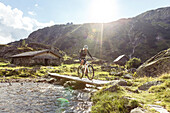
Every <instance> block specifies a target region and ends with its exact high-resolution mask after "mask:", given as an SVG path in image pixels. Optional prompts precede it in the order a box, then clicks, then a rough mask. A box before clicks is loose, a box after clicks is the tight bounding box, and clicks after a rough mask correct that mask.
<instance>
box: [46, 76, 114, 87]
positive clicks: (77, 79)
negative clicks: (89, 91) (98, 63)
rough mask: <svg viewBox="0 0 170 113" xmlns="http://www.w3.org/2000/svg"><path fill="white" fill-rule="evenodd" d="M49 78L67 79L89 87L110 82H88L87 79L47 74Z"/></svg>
mask: <svg viewBox="0 0 170 113" xmlns="http://www.w3.org/2000/svg"><path fill="white" fill-rule="evenodd" d="M48 74H49V76H51V77H54V78H62V79H67V80H73V81H79V82H82V83H85V84H90V85H96V86H101V85H105V84H108V83H110V82H111V81H102V80H95V79H93V80H89V79H87V78H82V79H80V78H79V77H73V76H68V75H60V74H57V73H48Z"/></svg>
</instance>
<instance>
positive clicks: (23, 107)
mask: <svg viewBox="0 0 170 113" xmlns="http://www.w3.org/2000/svg"><path fill="white" fill-rule="evenodd" d="M90 92H91V90H90V89H85V90H72V89H71V88H64V87H63V86H59V85H53V84H48V83H33V82H28V83H12V85H9V83H0V94H1V96H0V113H9V112H10V113H44V112H45V113H47V112H48V113H89V112H90V107H91V105H92V102H90V99H89V97H90Z"/></svg>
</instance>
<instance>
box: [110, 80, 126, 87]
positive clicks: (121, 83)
mask: <svg viewBox="0 0 170 113" xmlns="http://www.w3.org/2000/svg"><path fill="white" fill-rule="evenodd" d="M110 84H112V85H114V84H117V85H119V86H127V81H126V80H123V79H121V80H113V81H112V82H111V83H110Z"/></svg>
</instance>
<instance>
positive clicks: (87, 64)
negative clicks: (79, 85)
mask: <svg viewBox="0 0 170 113" xmlns="http://www.w3.org/2000/svg"><path fill="white" fill-rule="evenodd" d="M88 66H89V63H88V61H86V63H85V64H84V68H85V69H84V74H85V73H86V70H87V71H88Z"/></svg>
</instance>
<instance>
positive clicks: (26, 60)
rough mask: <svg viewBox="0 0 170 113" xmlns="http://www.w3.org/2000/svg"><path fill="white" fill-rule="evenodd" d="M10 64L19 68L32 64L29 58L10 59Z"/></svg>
mask: <svg viewBox="0 0 170 113" xmlns="http://www.w3.org/2000/svg"><path fill="white" fill-rule="evenodd" d="M12 63H13V64H16V65H21V66H29V65H32V64H33V63H34V61H33V60H32V58H31V57H21V58H12Z"/></svg>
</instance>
